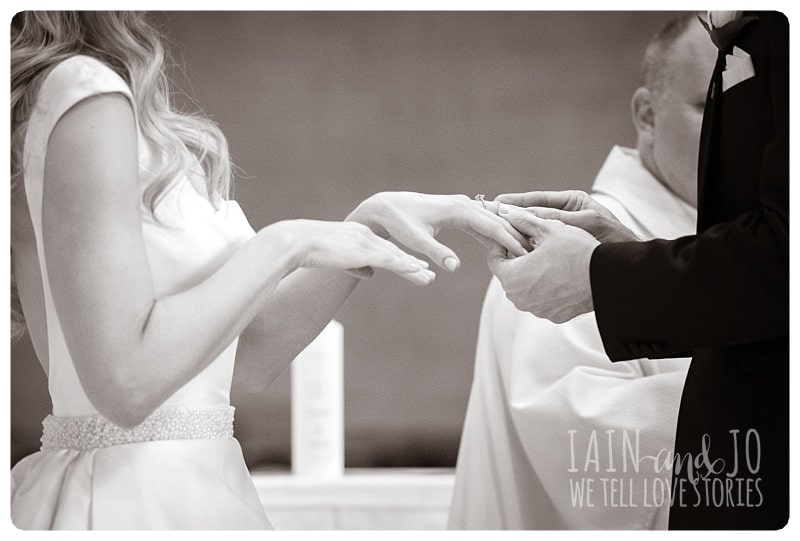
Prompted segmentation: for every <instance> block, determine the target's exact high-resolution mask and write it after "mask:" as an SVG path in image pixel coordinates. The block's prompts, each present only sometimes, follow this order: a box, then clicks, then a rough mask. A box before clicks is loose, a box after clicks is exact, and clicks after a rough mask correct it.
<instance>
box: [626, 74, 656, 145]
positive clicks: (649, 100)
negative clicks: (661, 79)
mask: <svg viewBox="0 0 800 541" xmlns="http://www.w3.org/2000/svg"><path fill="white" fill-rule="evenodd" d="M654 98H655V96H654V95H653V93H652V92H651V91H650V89H648V88H645V87H643V86H641V87H639V88H637V89H636V92H634V93H633V97H632V98H631V114H632V115H633V125H634V126H636V135H637V136H638V138H639V145H641V144H642V143H644V144H647V145H649V144H651V143H652V140H653V131H654V130H655V126H656V114H655V110H654V109H653V101H654Z"/></svg>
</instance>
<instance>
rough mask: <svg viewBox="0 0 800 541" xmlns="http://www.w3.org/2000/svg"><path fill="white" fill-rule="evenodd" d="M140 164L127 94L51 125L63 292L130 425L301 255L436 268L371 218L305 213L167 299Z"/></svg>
mask: <svg viewBox="0 0 800 541" xmlns="http://www.w3.org/2000/svg"><path fill="white" fill-rule="evenodd" d="M137 172H138V152H137V142H136V128H135V121H134V116H133V111H132V109H131V106H130V104H129V102H128V101H127V100H126V99H125V98H124V97H122V96H121V95H117V94H106V95H102V96H98V97H94V98H90V99H87V100H84V101H83V102H80V103H79V104H77V105H76V106H75V107H73V108H72V109H71V110H70V111H68V112H67V113H66V114H65V115H64V116H63V117H62V118H61V119H60V120H59V122H58V124H57V125H56V127H55V129H54V130H53V133H52V134H51V137H50V140H49V144H48V149H47V159H46V164H45V180H44V188H43V190H44V194H43V204H42V226H43V242H44V249H45V257H46V260H47V269H48V272H49V279H50V286H51V291H52V295H53V300H54V302H55V307H56V310H57V312H58V315H59V321H60V323H61V325H62V328H63V331H64V336H65V339H66V342H67V346H68V348H69V351H70V354H71V356H72V358H73V361H74V364H75V368H76V371H77V374H78V377H79V379H80V382H81V384H82V386H83V388H84V390H85V392H86V394H87V396H88V397H89V399H90V400H91V401H92V403H93V404H94V406H95V407H96V408H97V410H98V411H99V412H100V413H101V414H103V415H104V416H106V417H107V418H109V419H110V420H111V421H113V422H115V423H117V424H120V425H122V426H133V425H136V424H138V423H139V422H141V421H142V420H143V419H144V417H146V416H147V415H149V413H151V412H152V411H153V410H154V409H155V408H156V407H158V406H159V405H160V404H161V403H162V402H163V401H164V400H165V399H166V398H168V397H169V396H170V395H171V394H172V393H174V392H175V391H176V390H177V389H178V388H180V387H181V386H182V385H183V384H185V383H186V382H187V381H188V380H189V379H191V378H192V377H194V376H195V375H196V374H197V373H198V372H199V371H200V370H202V369H203V368H205V367H206V366H207V365H208V364H209V363H210V362H211V361H212V360H213V359H214V358H216V356H217V355H218V354H219V353H220V352H221V351H222V350H223V349H224V348H225V347H226V346H227V345H228V344H229V343H230V342H231V341H232V340H233V339H234V337H236V336H237V335H238V334H240V333H241V332H242V331H243V330H244V329H245V328H246V327H247V325H248V324H249V323H250V321H251V320H252V319H253V318H254V317H255V316H256V314H259V313H260V312H261V311H262V310H263V308H264V306H265V305H266V304H267V302H268V300H269V299H270V297H271V295H272V293H273V292H274V290H275V288H276V287H277V285H278V284H279V283H280V281H281V279H282V278H284V276H287V275H288V274H290V273H291V272H293V271H294V270H295V269H296V268H298V267H300V266H310V267H333V268H342V269H347V268H352V267H361V266H376V267H382V268H386V269H388V270H391V271H393V272H397V273H398V274H400V275H402V276H404V277H406V278H408V279H409V280H411V281H414V282H416V283H427V282H428V281H430V279H431V277H430V275H429V274H427V271H422V270H420V263H421V262H419V261H418V260H417V259H416V258H413V257H412V256H410V255H408V254H405V253H404V252H402V251H401V250H400V249H398V248H397V247H395V246H394V245H392V244H391V243H389V242H388V241H385V240H383V239H381V238H379V237H377V236H376V235H374V234H372V233H371V232H370V231H369V230H368V229H367V228H366V227H364V226H361V225H358V224H343V223H328V222H312V221H306V220H298V221H290V222H279V223H277V224H273V225H271V226H269V227H266V228H264V229H262V230H261V231H259V232H258V234H257V235H256V236H255V237H254V238H253V239H251V240H250V241H248V242H247V243H246V244H245V245H244V246H242V248H241V249H239V250H238V251H237V252H236V253H235V254H234V256H233V257H231V258H230V259H229V260H228V261H226V262H225V263H224V264H223V265H222V266H221V267H220V268H219V269H218V270H216V271H215V272H214V273H213V274H212V275H210V276H209V277H208V278H207V279H206V280H204V281H203V282H201V283H199V284H197V285H195V286H193V287H191V288H189V289H187V290H184V291H181V292H178V293H176V294H173V295H169V296H165V297H161V298H159V297H157V296H156V294H155V289H154V285H153V280H152V277H151V271H150V267H149V265H148V262H147V253H146V251H145V245H144V239H143V236H142V224H141V215H140V204H141V203H140V201H141V197H140V192H139V186H138V178H137V176H138V175H137ZM414 266H416V269H415V268H414Z"/></svg>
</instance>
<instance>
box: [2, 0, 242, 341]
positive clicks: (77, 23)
mask: <svg viewBox="0 0 800 541" xmlns="http://www.w3.org/2000/svg"><path fill="white" fill-rule="evenodd" d="M163 43H164V39H163V37H162V35H161V33H160V32H159V31H158V30H157V29H156V28H155V27H154V26H153V25H151V24H150V23H149V22H148V21H147V20H146V16H145V14H143V13H140V12H130V11H127V12H111V11H23V12H20V13H17V14H16V15H15V16H14V18H13V20H12V23H11V191H12V193H14V192H15V191H16V190H20V189H24V182H23V174H24V172H23V163H22V156H23V151H24V149H23V145H24V141H25V129H26V125H27V122H28V119H29V118H30V115H31V111H32V109H33V107H34V106H35V103H36V99H37V94H38V91H39V87H40V86H41V84H42V81H43V80H44V78H45V77H46V76H47V74H48V73H49V71H50V68H52V67H54V66H55V65H56V64H58V63H59V62H61V61H63V60H65V59H67V58H69V57H72V56H75V55H88V56H92V57H94V58H96V59H98V60H100V61H101V62H103V63H105V64H106V65H107V66H108V67H110V68H111V69H113V70H114V71H115V72H116V73H117V74H119V75H120V77H122V78H123V79H124V80H125V81H126V82H127V83H128V85H129V86H130V88H131V91H132V93H133V97H134V100H135V102H136V109H137V116H138V122H139V129H140V130H141V132H142V135H143V136H144V138H145V139H146V140H147V141H148V142H149V143H150V144H151V145H152V147H153V148H157V149H159V150H160V152H159V154H160V156H161V157H162V159H161V161H160V162H159V163H158V164H157V165H156V166H155V170H154V171H150V172H151V173H153V174H154V179H153V181H152V182H150V183H149V184H148V186H147V188H146V189H145V191H144V193H143V200H144V201H143V202H144V204H145V206H146V207H147V208H149V209H150V212H153V211H154V209H155V207H156V205H157V204H158V202H159V200H160V198H161V197H162V196H163V194H164V193H165V192H166V190H167V188H169V186H170V184H171V183H172V182H173V181H174V180H175V179H177V178H179V177H180V176H181V175H182V174H196V172H197V171H198V170H199V171H202V174H203V176H204V181H205V184H206V188H207V191H208V196H209V200H210V201H211V202H212V203H214V204H216V203H217V202H218V201H219V199H227V198H228V197H229V195H230V191H231V182H232V169H231V163H230V158H229V152H228V143H227V141H226V139H225V136H224V135H223V134H222V131H221V130H220V129H219V127H218V126H217V125H216V124H215V123H213V122H212V121H211V120H209V119H208V118H206V117H204V116H202V115H200V114H197V113H187V112H182V111H178V110H177V109H176V107H175V105H174V103H173V102H172V99H171V97H172V94H171V87H170V84H169V81H168V78H167V75H166V70H165V65H166V60H167V55H166V51H165V49H164V45H163ZM198 165H199V168H198ZM11 289H12V292H11V300H12V306H11V336H12V338H16V337H18V336H20V335H21V334H22V332H24V329H25V325H24V318H23V315H22V310H21V306H20V304H19V302H18V299H19V297H18V294H17V291H16V287H15V277H14V273H13V268H12V273H11Z"/></svg>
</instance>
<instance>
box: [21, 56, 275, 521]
mask: <svg viewBox="0 0 800 541" xmlns="http://www.w3.org/2000/svg"><path fill="white" fill-rule="evenodd" d="M106 93H120V94H122V95H124V96H126V97H127V98H128V99H129V101H130V103H131V106H132V107H133V109H134V112H136V105H135V101H134V100H133V97H132V94H131V90H130V88H129V87H128V85H127V84H126V83H125V81H124V80H123V79H122V78H121V77H119V76H118V75H117V74H116V73H115V72H114V71H113V70H111V69H110V68H108V67H107V66H106V65H105V64H103V63H102V62H100V61H98V60H96V59H94V58H91V57H88V56H74V57H71V58H69V59H67V60H64V61H62V62H60V63H59V64H57V65H56V66H55V67H54V68H53V69H52V70H51V72H50V73H49V74H48V75H47V77H46V78H45V80H44V82H43V83H42V86H41V89H40V91H39V94H38V97H37V102H36V106H35V108H34V110H33V113H32V114H31V118H30V121H29V124H28V127H27V132H26V138H25V148H24V181H25V192H26V197H27V201H28V206H29V210H30V214H31V221H32V224H33V229H34V233H35V237H36V245H37V251H38V256H39V265H40V269H41V274H42V285H43V294H44V305H45V309H46V321H47V338H48V343H47V345H48V354H49V374H48V388H49V392H50V397H51V399H52V403H53V412H52V416H53V417H55V418H57V419H62V418H66V419H68V420H71V419H73V418H82V417H86V416H94V417H97V416H99V414H98V412H97V410H96V409H95V408H94V406H93V405H92V404H91V402H90V401H89V399H88V397H87V396H86V394H85V392H84V391H83V388H82V386H81V384H80V381H79V380H78V376H77V373H76V371H75V367H74V364H73V359H72V358H71V356H70V352H69V349H68V348H67V345H66V342H65V340H64V334H63V332H62V328H61V324H60V317H69V315H68V314H62V315H59V314H58V313H57V311H56V309H55V305H54V303H53V298H52V295H51V292H50V285H49V279H48V269H47V262H46V259H45V253H44V247H43V242H42V193H43V180H44V162H45V153H46V150H47V141H48V139H49V136H50V134H51V132H52V130H53V128H54V127H55V125H56V123H57V122H58V120H59V119H60V118H61V116H62V115H63V114H64V113H65V112H67V111H68V110H69V109H70V108H71V107H73V106H74V105H75V104H77V103H78V102H80V101H82V100H84V99H87V98H89V97H92V96H96V95H100V94H106ZM138 148H139V170H140V171H139V172H140V175H139V177H140V183H141V186H140V188H141V190H142V193H143V192H144V189H145V188H146V187H147V185H148V183H149V182H150V180H151V177H150V173H149V171H150V168H149V165H150V164H151V163H153V154H152V152H151V150H150V146H149V145H148V143H147V141H146V140H145V139H144V138H143V137H142V134H141V132H139V133H138ZM109 181H112V182H113V179H109ZM200 189H202V187H200ZM141 217H142V234H143V238H144V242H145V247H146V252H147V258H148V263H149V266H150V269H151V274H152V279H153V283H154V286H155V291H156V295H157V296H158V297H161V296H165V295H170V294H174V293H177V292H180V291H183V290H186V289H187V288H190V287H192V286H194V285H196V284H198V283H200V282H202V281H203V280H205V279H206V278H207V277H209V276H210V275H211V274H212V273H213V272H215V271H216V270H217V269H218V268H219V267H220V266H221V265H222V264H223V263H224V262H225V261H226V260H228V259H229V258H230V257H231V256H232V255H233V253H234V252H235V251H236V250H237V249H238V248H239V247H240V246H241V245H242V244H243V243H244V242H246V241H247V240H248V239H249V238H250V237H252V236H253V235H254V231H253V229H252V228H251V227H250V225H249V223H248V221H247V219H246V218H245V216H244V214H243V213H242V210H241V208H240V207H239V206H238V204H237V203H235V202H234V201H221V200H220V201H218V202H216V204H212V202H211V201H210V200H209V198H208V196H207V195H205V194H202V193H200V191H198V187H197V186H196V185H195V184H193V183H192V182H191V181H190V179H189V178H188V177H187V176H182V177H181V178H178V179H175V181H174V182H173V183H171V184H170V186H169V188H167V190H166V192H165V193H164V194H163V196H162V197H161V198H160V199H159V200H158V202H157V205H156V207H155V211H154V212H151V211H150V210H149V209H148V208H146V207H145V205H144V203H142V206H141ZM236 345H237V340H234V341H233V342H232V343H231V344H229V345H228V346H227V347H226V348H225V349H224V351H223V352H222V353H221V354H220V355H219V356H218V357H217V358H216V359H215V360H214V361H213V362H211V363H210V364H209V365H208V366H207V367H206V368H205V369H204V370H202V371H201V372H200V373H198V374H197V375H196V376H195V377H194V378H192V379H191V380H190V381H188V382H187V383H186V384H184V385H183V386H182V387H181V388H180V389H178V390H177V391H176V392H175V393H174V394H173V395H172V396H170V397H169V398H168V399H167V400H166V401H165V403H164V404H163V405H162V406H160V407H159V410H157V412H156V414H158V413H159V412H164V411H166V412H172V411H178V412H182V413H181V415H186V413H185V412H189V415H192V416H198V415H199V416H200V417H201V418H202V417H203V415H204V414H203V412H204V411H206V410H205V409H207V411H208V412H209V415H211V412H218V411H220V410H224V409H225V408H229V407H230V403H229V395H230V386H231V380H232V376H233V364H234V358H235V355H236ZM162 362H165V363H166V362H169V359H163V360H162ZM231 409H232V408H231ZM198 412H199V413H198ZM181 415H177V416H175V415H172V416H171V417H170V419H172V420H173V421H174V420H175V419H181V418H185V417H181ZM159 419H160V417H158V416H157V415H156V417H155V418H154V420H153V421H152V423H151V424H155V427H156V428H155V429H154V430H155V433H159V427H158V423H160V422H162V421H160V420H159ZM46 426H47V425H46ZM201 436H202V435H198V436H196V439H165V440H159V439H158V438H156V439H155V441H134V442H132V443H122V444H114V445H108V446H99V447H90V448H86V449H78V448H49V447H45V448H43V449H42V450H41V451H39V452H37V453H35V454H33V455H30V456H28V457H26V458H24V459H23V460H21V461H20V462H19V463H18V464H17V465H16V466H15V467H14V469H13V470H12V478H11V484H12V494H11V495H12V497H11V513H12V520H13V521H14V523H15V525H16V526H17V527H19V528H23V529H62V528H66V529H104V528H110V529H145V528H147V529H150V528H154V529H223V528H234V529H249V528H269V527H270V526H269V522H268V520H267V519H266V515H265V514H264V511H263V508H262V506H261V504H260V501H259V499H258V496H257V493H256V491H255V488H254V486H253V484H252V481H251V479H250V476H249V473H248V471H247V468H246V466H245V463H244V460H243V457H242V453H241V448H240V446H239V444H238V442H237V441H236V440H235V439H233V438H230V437H229V438H224V439H203V438H202V437H201Z"/></svg>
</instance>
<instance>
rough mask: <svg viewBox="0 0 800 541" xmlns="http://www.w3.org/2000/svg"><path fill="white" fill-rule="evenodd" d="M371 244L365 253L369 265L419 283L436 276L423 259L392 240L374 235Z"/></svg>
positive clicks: (423, 283) (424, 282) (425, 282)
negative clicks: (401, 247) (409, 252)
mask: <svg viewBox="0 0 800 541" xmlns="http://www.w3.org/2000/svg"><path fill="white" fill-rule="evenodd" d="M371 244H372V245H371V246H370V247H368V248H367V250H366V254H365V255H366V257H367V258H368V259H369V260H370V264H371V266H373V267H379V268H382V269H385V270H388V271H390V272H393V273H395V274H397V275H398V276H400V277H402V278H405V279H406V280H408V281H410V282H412V283H415V284H419V285H427V284H429V283H431V282H432V281H433V280H434V279H435V278H436V273H435V272H433V271H431V270H430V269H428V264H427V263H426V262H425V261H423V260H421V259H418V258H416V257H414V256H412V255H410V254H408V253H406V252H404V251H403V250H401V249H400V248H398V247H397V246H396V245H395V244H393V243H392V242H389V241H388V240H386V239H382V238H380V237H377V236H376V237H374V238H372V239H371ZM373 260H374V262H372V261H373Z"/></svg>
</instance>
